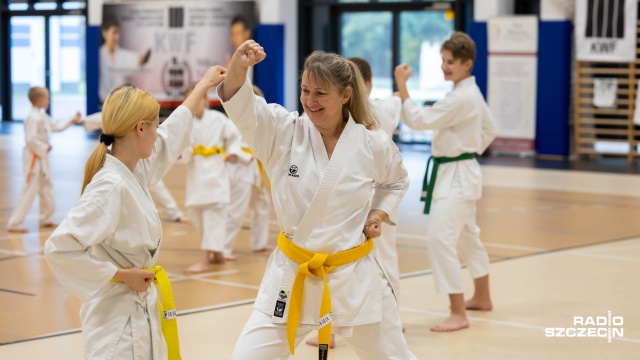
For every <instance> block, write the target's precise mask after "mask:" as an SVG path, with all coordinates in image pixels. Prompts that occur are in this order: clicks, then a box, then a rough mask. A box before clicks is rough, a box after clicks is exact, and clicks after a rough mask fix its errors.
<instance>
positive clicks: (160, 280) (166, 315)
mask: <svg viewBox="0 0 640 360" xmlns="http://www.w3.org/2000/svg"><path fill="white" fill-rule="evenodd" d="M143 270H147V271H151V272H154V273H155V274H156V275H155V277H154V278H153V283H154V284H157V285H158V287H160V299H158V309H160V326H161V327H162V334H163V335H164V341H165V342H166V343H167V350H168V352H169V360H181V359H182V357H180V341H179V340H178V321H177V319H176V318H177V314H176V306H175V304H174V303H173V291H171V283H170V282H169V276H167V272H166V271H164V269H163V268H162V266H154V267H152V268H148V269H143ZM111 281H113V282H121V281H120V280H116V279H111ZM165 309H166V310H165Z"/></svg>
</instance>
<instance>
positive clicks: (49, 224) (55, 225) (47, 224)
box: [40, 222, 58, 228]
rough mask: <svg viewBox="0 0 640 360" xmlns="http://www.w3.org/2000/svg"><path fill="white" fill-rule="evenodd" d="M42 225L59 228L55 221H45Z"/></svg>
mask: <svg viewBox="0 0 640 360" xmlns="http://www.w3.org/2000/svg"><path fill="white" fill-rule="evenodd" d="M40 227H43V228H57V227H58V224H56V223H54V222H48V223H44V224H42V225H40Z"/></svg>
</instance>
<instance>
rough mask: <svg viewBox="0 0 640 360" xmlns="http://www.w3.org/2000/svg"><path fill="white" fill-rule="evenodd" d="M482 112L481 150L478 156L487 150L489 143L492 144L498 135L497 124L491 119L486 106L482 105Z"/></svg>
mask: <svg viewBox="0 0 640 360" xmlns="http://www.w3.org/2000/svg"><path fill="white" fill-rule="evenodd" d="M482 110H483V111H482V144H481V145H482V149H481V150H480V154H482V153H483V152H484V151H485V150H487V148H488V147H489V145H491V142H493V139H495V138H496V136H497V135H498V124H496V121H495V120H494V119H493V116H492V115H491V111H489V107H488V106H487V104H484V108H483V109H482Z"/></svg>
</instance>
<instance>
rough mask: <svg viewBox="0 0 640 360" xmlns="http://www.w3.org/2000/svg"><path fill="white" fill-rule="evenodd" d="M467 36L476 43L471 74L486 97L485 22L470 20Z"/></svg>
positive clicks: (486, 56)
mask: <svg viewBox="0 0 640 360" xmlns="http://www.w3.org/2000/svg"><path fill="white" fill-rule="evenodd" d="M469 36H471V38H472V39H473V41H475V43H476V63H475V65H474V66H473V71H472V72H471V75H473V76H475V77H476V84H478V87H479V88H480V91H482V95H484V98H485V100H486V98H487V72H488V68H489V67H488V49H489V47H488V42H487V23H486V22H471V23H470V24H469Z"/></svg>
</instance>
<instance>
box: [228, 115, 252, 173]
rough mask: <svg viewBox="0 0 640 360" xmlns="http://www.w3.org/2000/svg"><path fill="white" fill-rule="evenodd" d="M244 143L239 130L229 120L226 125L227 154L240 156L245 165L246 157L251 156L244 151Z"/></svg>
mask: <svg viewBox="0 0 640 360" xmlns="http://www.w3.org/2000/svg"><path fill="white" fill-rule="evenodd" d="M242 143H243V140H242V135H240V131H238V128H236V127H235V126H234V125H233V123H232V122H231V121H229V120H227V121H226V122H225V123H224V147H225V149H224V150H225V152H226V153H227V154H230V155H231V154H233V155H236V156H238V158H239V160H240V161H242V162H243V163H244V162H245V158H246V156H245V155H247V156H250V155H249V154H247V153H245V152H244V151H242Z"/></svg>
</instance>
